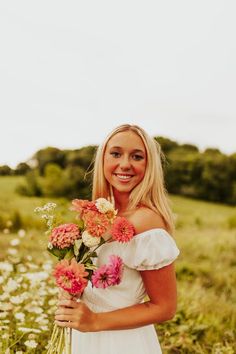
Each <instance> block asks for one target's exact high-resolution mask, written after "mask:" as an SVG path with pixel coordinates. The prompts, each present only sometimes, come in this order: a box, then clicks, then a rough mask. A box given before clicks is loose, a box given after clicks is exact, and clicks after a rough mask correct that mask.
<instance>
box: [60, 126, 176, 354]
mask: <svg viewBox="0 0 236 354" xmlns="http://www.w3.org/2000/svg"><path fill="white" fill-rule="evenodd" d="M100 197H104V198H107V199H110V200H111V201H112V202H113V203H114V204H115V208H116V209H117V210H118V215H120V216H125V217H126V218H127V219H129V220H130V221H131V222H132V223H133V225H134V227H135V230H136V235H135V237H134V238H133V239H132V240H131V241H130V242H128V243H127V244H120V243H118V242H115V241H113V242H108V243H105V244H104V245H103V246H101V247H100V248H99V249H98V251H99V252H98V266H100V265H102V264H105V263H107V261H108V258H109V255H111V254H116V255H119V256H120V257H121V258H122V260H123V262H124V265H125V269H124V274H123V278H122V281H121V283H120V284H119V285H116V286H113V287H108V288H106V289H97V288H92V287H91V286H90V285H89V286H88V287H87V288H86V289H85V291H84V294H83V296H82V299H81V300H82V301H81V302H76V301H72V300H65V299H61V300H60V302H59V307H58V310H57V312H56V316H55V319H56V323H57V324H58V325H59V326H62V327H70V328H73V329H74V330H73V336H72V352H73V354H77V353H78V354H95V353H96V354H116V353H117V354H118V353H119V354H120V353H122V354H157V353H161V348H160V345H159V342H158V338H157V336H156V332H155V329H154V326H153V324H154V323H160V322H163V321H167V320H169V319H171V318H173V316H174V314H175V311H176V279H175V270H174V265H173V262H174V260H175V259H176V257H177V256H178V254H179V250H178V248H177V247H176V244H175V242H174V240H173V238H172V236H170V234H171V233H172V232H173V221H172V215H171V211H170V209H169V206H168V202H167V198H166V195H165V190H164V182H163V172H162V166H161V152H160V147H159V145H158V144H156V142H155V141H154V140H153V139H152V138H150V137H149V136H148V135H147V133H146V132H145V131H144V130H143V129H141V128H140V127H138V126H134V125H128V124H126V125H122V126H119V127H118V128H116V129H115V130H114V131H113V132H112V133H111V134H110V135H109V136H108V137H107V139H106V140H105V142H104V143H103V144H102V145H101V146H100V147H99V149H98V151H97V155H96V160H95V167H94V181H93V199H97V198H100ZM147 296H148V298H149V299H147ZM146 299H147V300H146ZM69 321H70V322H69Z"/></svg>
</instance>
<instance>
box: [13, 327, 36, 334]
mask: <svg viewBox="0 0 236 354" xmlns="http://www.w3.org/2000/svg"><path fill="white" fill-rule="evenodd" d="M18 330H19V331H21V332H24V333H36V334H38V333H41V331H40V330H39V329H37V328H28V327H18Z"/></svg>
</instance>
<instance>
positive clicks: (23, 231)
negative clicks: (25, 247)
mask: <svg viewBox="0 0 236 354" xmlns="http://www.w3.org/2000/svg"><path fill="white" fill-rule="evenodd" d="M18 236H19V237H24V236H25V230H23V229H20V230H19V231H18Z"/></svg>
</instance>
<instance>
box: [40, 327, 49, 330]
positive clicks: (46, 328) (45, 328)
mask: <svg viewBox="0 0 236 354" xmlns="http://www.w3.org/2000/svg"><path fill="white" fill-rule="evenodd" d="M40 328H41V330H42V331H48V326H41V327H40Z"/></svg>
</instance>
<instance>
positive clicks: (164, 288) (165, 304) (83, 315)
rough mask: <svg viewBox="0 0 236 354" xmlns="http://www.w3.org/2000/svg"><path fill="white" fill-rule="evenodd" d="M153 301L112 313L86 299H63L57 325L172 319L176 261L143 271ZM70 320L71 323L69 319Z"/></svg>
mask: <svg viewBox="0 0 236 354" xmlns="http://www.w3.org/2000/svg"><path fill="white" fill-rule="evenodd" d="M140 273H141V276H142V279H143V282H144V285H145V288H146V291H147V294H148V296H149V299H150V300H149V301H147V302H144V303H141V304H137V305H133V306H129V307H125V308H122V309H119V310H114V311H109V312H100V313H94V312H92V311H91V310H90V309H89V308H88V307H87V306H86V305H85V304H84V303H83V302H79V303H78V302H75V301H72V300H61V301H60V302H59V308H58V310H57V312H56V316H55V319H56V324H57V325H59V326H61V327H70V328H74V329H77V330H79V331H82V332H88V331H91V332H96V331H105V330H120V329H130V328H137V327H140V326H145V325H148V324H152V323H160V322H163V321H166V320H169V319H171V318H172V317H173V316H174V314H175V311H176V297H177V296H176V278H175V270H174V265H173V263H172V264H170V265H168V266H166V267H163V268H161V269H159V270H147V271H142V272H140ZM68 321H69V322H68Z"/></svg>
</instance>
